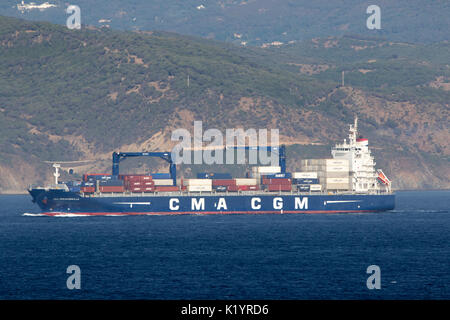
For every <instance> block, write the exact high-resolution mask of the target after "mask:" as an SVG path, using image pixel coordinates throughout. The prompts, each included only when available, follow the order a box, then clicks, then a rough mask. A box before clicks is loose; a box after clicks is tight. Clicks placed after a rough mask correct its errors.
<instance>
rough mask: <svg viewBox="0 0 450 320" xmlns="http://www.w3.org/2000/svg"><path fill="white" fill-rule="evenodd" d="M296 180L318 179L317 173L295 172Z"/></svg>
mask: <svg viewBox="0 0 450 320" xmlns="http://www.w3.org/2000/svg"><path fill="white" fill-rule="evenodd" d="M292 178H294V179H317V172H293V173H292Z"/></svg>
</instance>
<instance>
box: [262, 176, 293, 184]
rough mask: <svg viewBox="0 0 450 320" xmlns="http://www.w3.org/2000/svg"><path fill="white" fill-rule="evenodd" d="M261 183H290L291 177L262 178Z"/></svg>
mask: <svg viewBox="0 0 450 320" xmlns="http://www.w3.org/2000/svg"><path fill="white" fill-rule="evenodd" d="M262 183H263V184H267V185H269V184H274V185H279V184H289V185H290V184H292V180H291V179H265V178H263V179H262Z"/></svg>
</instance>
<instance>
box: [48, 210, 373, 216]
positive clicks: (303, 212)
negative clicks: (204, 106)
mask: <svg viewBox="0 0 450 320" xmlns="http://www.w3.org/2000/svg"><path fill="white" fill-rule="evenodd" d="M376 211H378V210H305V211H294V210H286V211H284V210H283V214H284V213H297V214H319V213H359V212H376ZM268 213H269V214H270V213H272V214H273V213H275V214H282V213H281V212H280V211H279V210H276V211H200V212H192V211H173V212H172V211H171V212H167V211H161V212H43V213H42V214H44V215H47V216H60V215H89V216H108V215H109V216H136V215H183V214H268Z"/></svg>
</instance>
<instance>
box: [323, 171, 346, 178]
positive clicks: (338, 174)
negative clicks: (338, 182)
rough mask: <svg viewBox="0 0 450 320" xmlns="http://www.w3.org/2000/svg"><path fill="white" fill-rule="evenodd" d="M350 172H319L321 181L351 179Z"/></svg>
mask: <svg viewBox="0 0 450 320" xmlns="http://www.w3.org/2000/svg"><path fill="white" fill-rule="evenodd" d="M349 176H350V175H349V172H348V171H345V172H319V179H324V178H347V179H348V177H349Z"/></svg>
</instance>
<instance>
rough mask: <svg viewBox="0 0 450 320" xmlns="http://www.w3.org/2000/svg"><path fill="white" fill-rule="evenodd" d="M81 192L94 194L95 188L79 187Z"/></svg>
mask: <svg viewBox="0 0 450 320" xmlns="http://www.w3.org/2000/svg"><path fill="white" fill-rule="evenodd" d="M81 191H82V192H84V193H94V192H95V187H81Z"/></svg>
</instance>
